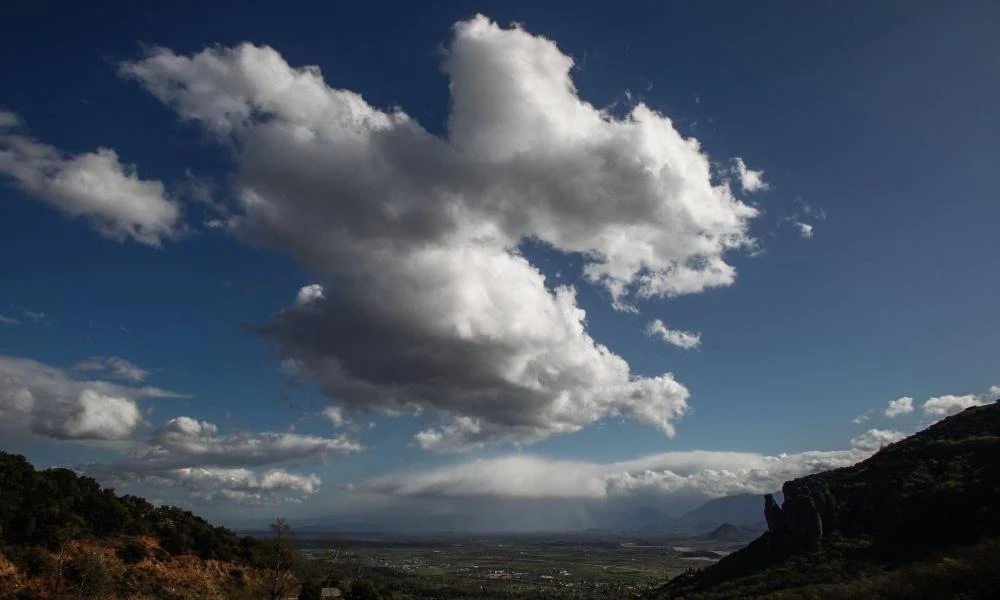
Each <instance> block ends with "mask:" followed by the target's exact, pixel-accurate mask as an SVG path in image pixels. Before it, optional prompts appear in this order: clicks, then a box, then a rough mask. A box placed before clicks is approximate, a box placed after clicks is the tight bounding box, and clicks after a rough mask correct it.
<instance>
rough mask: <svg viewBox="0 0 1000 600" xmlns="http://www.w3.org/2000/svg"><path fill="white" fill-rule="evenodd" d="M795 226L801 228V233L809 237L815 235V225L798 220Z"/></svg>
mask: <svg viewBox="0 0 1000 600" xmlns="http://www.w3.org/2000/svg"><path fill="white" fill-rule="evenodd" d="M795 226H796V227H798V228H799V235H801V236H802V237H804V238H806V239H809V238H811V237H812V236H813V226H812V225H810V224H808V223H803V222H802V221H796V222H795Z"/></svg>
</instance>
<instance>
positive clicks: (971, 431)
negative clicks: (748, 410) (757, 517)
mask: <svg viewBox="0 0 1000 600" xmlns="http://www.w3.org/2000/svg"><path fill="white" fill-rule="evenodd" d="M998 456H1000V404H992V405H988V406H982V407H976V408H970V409H968V410H966V411H964V412H962V413H960V414H958V415H955V416H952V417H949V418H947V419H945V420H943V421H941V422H939V423H937V424H935V425H932V426H931V427H929V428H928V429H926V430H924V431H922V432H920V433H917V434H915V435H913V436H911V437H909V438H907V439H905V440H902V441H900V442H897V443H895V444H892V445H890V446H888V447H886V448H883V449H882V450H880V451H879V452H878V453H877V454H875V455H874V456H872V457H871V458H869V459H868V460H865V461H863V462H861V463H859V464H857V465H854V466H851V467H847V468H843V469H837V470H834V471H828V472H825V473H818V474H815V475H810V476H808V477H802V478H799V479H795V480H792V481H789V482H787V483H785V485H784V486H783V488H782V492H783V494H784V496H785V501H784V503H783V504H782V505H781V506H779V505H778V504H777V502H775V501H774V499H773V498H771V497H770V496H766V497H765V498H764V501H763V503H762V512H763V514H764V517H765V519H766V521H767V523H768V532H767V533H765V534H764V535H762V536H761V537H760V538H758V539H757V540H754V542H752V543H751V544H750V545H748V546H747V547H746V548H744V549H743V550H741V551H739V552H736V553H734V554H732V555H730V556H728V557H726V558H725V559H723V560H721V561H719V563H717V564H716V565H713V566H712V567H709V568H707V569H705V570H704V571H703V572H701V573H698V574H693V575H689V576H686V577H681V578H678V580H676V581H673V582H671V583H670V584H668V585H667V586H666V587H665V588H664V590H663V592H664V593H665V594H666V595H667V596H678V597H681V596H683V597H698V594H704V595H705V596H706V597H716V596H713V594H715V593H716V592H718V590H720V589H728V590H734V589H739V585H738V582H739V581H741V580H745V581H751V580H753V581H757V582H758V583H760V582H763V583H764V584H765V585H764V587H765V589H767V590H769V593H770V592H776V591H778V590H781V589H782V588H783V587H788V586H789V585H790V584H792V583H803V582H809V583H821V582H826V583H834V582H837V581H838V580H839V578H840V577H843V576H844V574H846V573H853V574H855V575H858V574H864V573H868V574H872V573H878V572H880V571H882V570H885V569H897V568H900V567H902V566H905V565H907V564H909V563H912V562H914V561H921V560H930V559H931V558H933V557H940V556H941V553H942V552H948V551H950V549H952V548H956V547H960V546H965V545H974V544H980V543H982V542H983V540H984V539H990V538H993V537H996V536H1000V511H998V510H997V507H998V506H1000V459H998V458H997V457H998ZM823 563H825V566H824V564H823ZM832 563H835V564H837V565H838V568H837V569H831V568H830V565H831V564H832ZM718 593H720V594H722V592H718ZM737 595H738V594H737ZM718 597H728V596H725V595H724V594H723V595H720V596H718ZM831 597H836V596H831Z"/></svg>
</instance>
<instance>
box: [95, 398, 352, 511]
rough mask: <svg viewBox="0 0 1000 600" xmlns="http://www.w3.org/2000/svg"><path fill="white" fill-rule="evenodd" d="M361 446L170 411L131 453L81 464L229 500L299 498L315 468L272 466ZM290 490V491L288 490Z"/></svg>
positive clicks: (112, 478) (310, 488)
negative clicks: (223, 429)
mask: <svg viewBox="0 0 1000 600" xmlns="http://www.w3.org/2000/svg"><path fill="white" fill-rule="evenodd" d="M362 449H363V448H362V447H361V445H360V444H359V443H358V442H356V441H355V440H353V439H351V438H349V437H348V436H347V435H340V436H336V437H332V438H327V437H321V436H315V435H303V434H297V433H293V432H291V431H288V432H267V431H263V432H242V431H241V432H234V433H230V434H228V435H222V434H220V433H219V428H218V426H216V425H215V424H214V423H209V422H207V421H199V420H197V419H193V418H191V417H175V418H173V419H170V420H169V421H167V422H166V423H164V424H163V425H162V426H160V427H159V428H157V429H156V431H154V432H153V434H152V436H151V437H150V439H149V440H148V441H146V442H143V443H139V442H137V443H135V444H134V445H133V447H132V448H131V449H130V450H129V454H130V456H129V457H127V458H124V459H122V460H119V461H116V462H110V463H104V464H90V465H84V466H81V467H80V470H81V471H83V472H85V473H87V474H88V475H91V476H93V477H96V478H98V479H99V480H101V481H102V482H107V483H109V484H117V483H121V482H138V483H142V484H145V485H148V486H153V487H161V486H171V485H180V486H183V487H185V488H187V489H189V490H191V492H192V493H193V494H194V495H195V496H197V497H199V498H203V499H209V500H218V499H226V500H231V501H234V502H251V503H258V502H265V501H266V502H276V501H288V500H301V499H303V498H305V497H308V496H310V495H312V494H313V493H315V491H316V490H317V489H318V488H319V485H320V479H319V477H318V476H316V475H315V474H296V473H292V472H290V471H288V470H287V469H282V468H276V467H274V466H271V467H270V468H269V469H267V470H266V471H265V470H257V471H254V470H252V469H251V468H250V467H265V466H269V465H278V464H282V463H289V462H291V461H296V460H312V461H322V460H325V459H326V458H327V457H329V456H333V455H343V454H349V453H352V452H359V451H361V450H362ZM289 494H291V495H289Z"/></svg>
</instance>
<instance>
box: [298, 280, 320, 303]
mask: <svg viewBox="0 0 1000 600" xmlns="http://www.w3.org/2000/svg"><path fill="white" fill-rule="evenodd" d="M322 299H323V286H321V285H320V284H318V283H312V284H309V285H307V286H303V287H302V289H300V290H299V294H298V296H296V297H295V303H296V304H299V305H304V304H310V303H312V302H319V301H320V300H322Z"/></svg>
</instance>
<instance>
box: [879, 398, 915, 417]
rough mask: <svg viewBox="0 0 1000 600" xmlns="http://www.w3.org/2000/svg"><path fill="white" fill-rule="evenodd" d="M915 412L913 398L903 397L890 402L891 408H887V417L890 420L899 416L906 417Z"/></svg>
mask: <svg viewBox="0 0 1000 600" xmlns="http://www.w3.org/2000/svg"><path fill="white" fill-rule="evenodd" d="M911 412H913V398H910V397H909V396H903V397H902V398H896V399H895V400H890V401H889V406H887V407H886V408H885V416H887V417H889V418H890V419H891V418H893V417H898V416H899V415H906V414H909V413H911Z"/></svg>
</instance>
